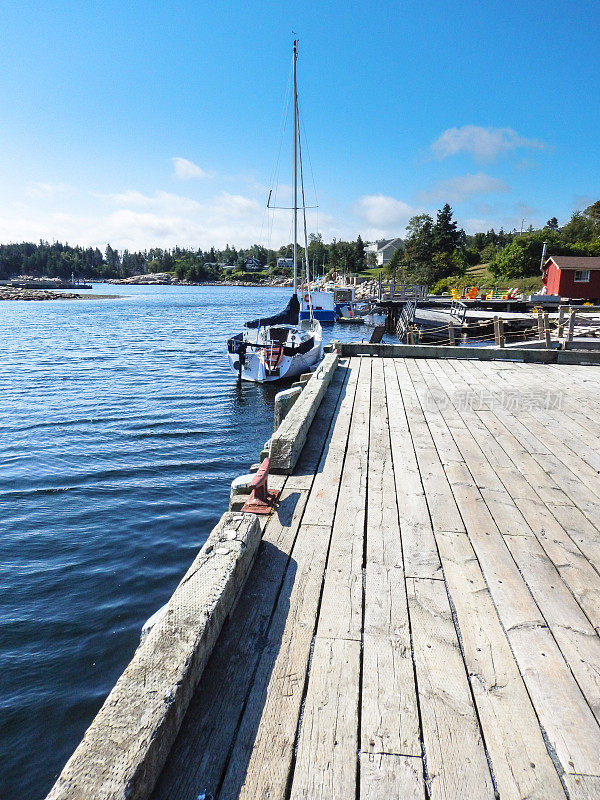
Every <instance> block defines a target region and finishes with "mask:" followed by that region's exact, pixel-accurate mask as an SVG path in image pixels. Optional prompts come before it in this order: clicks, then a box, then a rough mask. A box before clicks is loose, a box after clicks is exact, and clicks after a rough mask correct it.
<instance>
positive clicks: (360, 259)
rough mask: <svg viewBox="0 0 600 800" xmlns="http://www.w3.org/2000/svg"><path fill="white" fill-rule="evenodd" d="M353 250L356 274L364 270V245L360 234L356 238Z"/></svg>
mask: <svg viewBox="0 0 600 800" xmlns="http://www.w3.org/2000/svg"><path fill="white" fill-rule="evenodd" d="M354 249H355V251H356V252H355V262H356V269H357V271H358V272H362V271H363V269H364V268H365V264H366V258H365V243H364V242H363V240H362V239H361V236H360V233H359V234H358V236H357V238H356V243H355V245H354Z"/></svg>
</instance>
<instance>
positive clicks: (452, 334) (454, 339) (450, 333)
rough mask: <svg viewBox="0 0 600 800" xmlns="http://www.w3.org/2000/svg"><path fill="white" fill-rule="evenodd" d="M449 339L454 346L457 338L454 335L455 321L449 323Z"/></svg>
mask: <svg viewBox="0 0 600 800" xmlns="http://www.w3.org/2000/svg"><path fill="white" fill-rule="evenodd" d="M448 339H449V340H450V344H451V345H452V347H454V345H455V344H456V338H455V336H454V323H453V322H451V323H450V324H449V325H448Z"/></svg>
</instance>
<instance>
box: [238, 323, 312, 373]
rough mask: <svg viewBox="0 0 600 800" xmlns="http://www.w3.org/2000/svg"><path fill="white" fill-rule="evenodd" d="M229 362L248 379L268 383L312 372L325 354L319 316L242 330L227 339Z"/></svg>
mask: <svg viewBox="0 0 600 800" xmlns="http://www.w3.org/2000/svg"><path fill="white" fill-rule="evenodd" d="M227 348H228V351H229V363H230V364H231V368H232V370H233V371H234V372H237V374H238V375H239V377H240V378H241V379H242V380H244V381H255V382H256V383H267V382H269V381H278V380H282V379H283V378H293V377H294V376H296V375H301V374H302V373H303V372H310V369H311V367H313V366H314V365H315V364H317V363H318V361H320V359H321V355H322V346H321V325H320V323H319V322H318V321H317V320H302V321H301V322H300V323H299V324H298V326H295V325H289V324H285V323H282V324H278V325H262V326H261V327H260V328H255V329H251V330H248V331H244V332H243V333H238V334H237V336H233V337H232V338H231V339H229V340H228V342H227Z"/></svg>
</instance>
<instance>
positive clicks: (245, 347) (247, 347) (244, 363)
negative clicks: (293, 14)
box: [227, 40, 323, 383]
mask: <svg viewBox="0 0 600 800" xmlns="http://www.w3.org/2000/svg"><path fill="white" fill-rule="evenodd" d="M297 59H298V41H297V40H295V41H294V48H293V83H294V100H293V102H294V206H293V213H294V288H293V294H292V297H291V298H290V300H289V302H288V304H287V306H286V307H285V308H284V309H283V311H281V312H280V313H279V314H275V315H274V316H271V317H267V318H260V317H259V318H258V319H255V320H251V321H250V322H246V323H245V324H244V327H245V328H246V330H245V331H242V332H241V333H238V334H236V335H235V336H232V337H231V338H230V339H228V340H227V352H228V357H229V365H230V367H231V369H232V370H233V372H235V373H237V375H238V377H239V378H240V379H241V380H245V381H254V382H256V383H267V382H272V381H279V380H282V379H284V378H292V377H294V376H296V375H300V374H301V373H303V372H308V371H309V370H310V369H311V367H313V366H315V365H316V364H317V363H318V362H319V361H320V360H321V357H322V354H323V349H322V338H323V332H322V329H321V323H320V322H319V320H318V319H316V318H315V314H314V307H313V302H312V298H311V290H310V283H309V280H308V274H309V267H308V255H307V254H308V235H307V230H306V206H305V203H304V186H303V185H302V187H301V188H302V206H301V208H302V212H303V221H304V240H305V247H304V253H305V260H306V283H307V287H308V289H307V293H306V294H307V298H308V300H307V302H308V312H309V313H308V316H307V318H305V319H299V312H300V302H299V300H298V209H299V206H298V160H299V159H300V163H301V159H302V152H301V144H300V126H299V120H298V88H297V80H296V72H297V70H296V64H297ZM300 175H301V176H302V168H301V169H300ZM301 180H302V177H301ZM268 205H269V204H268V203H267V206H268ZM303 302H304V301H303Z"/></svg>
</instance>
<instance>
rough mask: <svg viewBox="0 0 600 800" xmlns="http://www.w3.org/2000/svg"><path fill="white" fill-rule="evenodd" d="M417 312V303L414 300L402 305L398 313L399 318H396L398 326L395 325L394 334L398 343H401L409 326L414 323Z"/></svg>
mask: <svg viewBox="0 0 600 800" xmlns="http://www.w3.org/2000/svg"><path fill="white" fill-rule="evenodd" d="M416 311H417V301H416V300H407V301H406V303H405V304H404V308H403V309H402V311H401V312H400V316H399V317H398V324H397V325H396V334H397V336H398V341H400V342H403V341H404V339H405V337H406V333H407V331H408V329H409V328H410V326H411V325H412V324H413V322H414V321H415V313H416Z"/></svg>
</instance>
